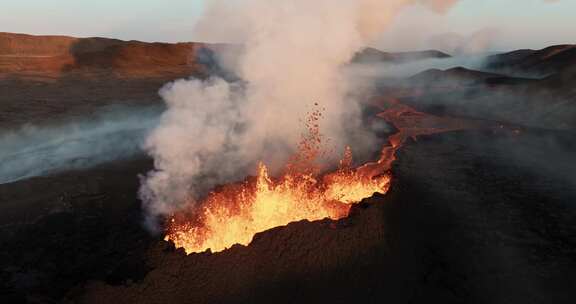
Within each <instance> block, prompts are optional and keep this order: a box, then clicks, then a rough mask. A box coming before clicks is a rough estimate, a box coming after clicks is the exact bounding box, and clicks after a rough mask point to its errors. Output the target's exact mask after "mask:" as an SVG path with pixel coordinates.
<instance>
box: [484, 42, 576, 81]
mask: <svg viewBox="0 0 576 304" xmlns="http://www.w3.org/2000/svg"><path fill="white" fill-rule="evenodd" d="M574 65H576V45H572V44H564V45H555V46H550V47H547V48H544V49H541V50H517V51H513V52H508V53H504V54H497V55H492V56H489V57H488V58H487V59H486V67H487V68H488V69H490V70H494V71H499V72H502V73H506V74H510V75H517V76H531V77H545V76H549V75H552V74H555V73H558V72H561V71H563V70H564V69H565V68H567V67H571V66H574Z"/></svg>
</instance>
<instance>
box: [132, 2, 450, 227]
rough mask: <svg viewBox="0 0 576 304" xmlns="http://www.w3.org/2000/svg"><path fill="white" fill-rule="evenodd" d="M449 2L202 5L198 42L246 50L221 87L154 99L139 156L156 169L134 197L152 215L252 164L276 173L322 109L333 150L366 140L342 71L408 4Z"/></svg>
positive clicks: (210, 83) (191, 85)
mask: <svg viewBox="0 0 576 304" xmlns="http://www.w3.org/2000/svg"><path fill="white" fill-rule="evenodd" d="M455 2H456V1H455V0H340V1H333V0H316V1H307V0H292V1H285V0H282V1H268V0H238V1H228V0H216V1H211V2H209V3H208V7H207V9H206V14H205V15H204V16H203V18H202V20H201V21H200V22H199V24H198V28H197V33H196V37H201V39H202V40H204V41H220V42H222V41H225V42H237V43H241V44H242V45H243V49H242V52H241V54H240V56H239V57H238V58H237V60H232V61H230V60H227V61H226V62H228V63H229V66H228V68H229V69H231V70H233V72H234V73H235V74H236V75H238V76H239V78H240V79H242V81H241V82H238V83H228V82H226V81H225V80H223V79H219V78H212V79H209V80H207V81H200V80H196V79H189V80H178V81H175V82H173V83H170V84H167V85H166V86H165V87H164V88H163V89H162V90H161V92H160V94H161V95H162V97H163V98H164V100H165V101H166V103H167V105H168V110H167V111H166V112H165V114H164V115H163V117H162V119H161V122H160V125H159V126H158V128H156V130H155V131H154V132H153V133H152V134H151V136H150V137H149V138H148V140H147V142H146V144H145V148H146V149H147V150H148V151H149V153H150V155H152V156H153V157H154V160H155V170H154V171H153V172H150V173H149V174H148V175H147V176H146V177H144V178H143V180H142V183H143V184H142V188H141V197H142V199H143V201H144V204H145V205H144V206H145V209H146V210H147V211H148V214H149V215H150V218H149V219H150V223H152V224H153V223H154V220H155V218H156V216H157V215H162V214H166V213H170V212H173V211H175V210H177V209H178V208H179V207H181V206H182V205H183V204H185V203H187V202H194V201H195V200H196V199H198V198H199V196H200V195H202V194H203V193H204V191H206V190H207V189H209V188H210V187H212V186H214V185H215V184H218V183H221V182H229V181H230V180H231V179H234V178H240V177H242V176H243V175H245V174H246V173H247V172H252V171H251V169H249V168H255V166H254V165H255V162H256V161H258V160H263V161H265V162H266V163H268V164H270V165H271V166H272V167H273V168H274V167H276V168H277V167H278V166H279V165H280V164H282V163H283V162H284V161H285V160H286V158H287V157H288V156H289V155H290V154H292V153H293V152H294V148H295V147H296V146H297V142H298V140H299V139H300V136H301V134H302V132H303V131H304V130H303V123H301V120H302V119H304V118H305V116H306V114H307V113H308V112H311V111H313V110H315V108H314V107H315V106H314V105H315V104H317V105H318V107H319V108H321V109H322V110H323V120H322V121H321V122H320V130H321V132H322V133H323V134H324V135H325V136H326V137H327V138H328V139H329V140H330V145H331V146H332V147H333V148H334V149H335V151H339V150H341V149H343V147H344V145H346V144H351V143H353V146H354V149H355V150H356V151H364V150H365V149H366V148H367V147H369V146H370V143H371V142H373V138H372V136H371V134H370V133H369V132H366V131H363V129H362V128H361V111H360V106H359V104H358V102H357V101H355V100H354V98H352V97H351V96H353V94H352V93H353V89H354V87H353V85H352V84H351V83H349V82H348V81H347V78H346V77H345V76H344V74H343V73H342V66H343V65H345V64H346V63H348V62H349V61H350V60H351V59H352V57H353V56H354V54H355V53H356V52H357V51H359V50H361V49H362V48H363V47H365V46H367V45H368V44H369V43H370V42H371V41H373V40H374V39H375V38H377V37H378V35H379V34H380V33H382V31H383V30H385V29H386V27H387V26H388V25H389V23H390V22H391V21H392V20H393V18H394V17H395V16H396V14H398V12H399V11H400V10H401V9H402V8H404V7H406V6H408V5H425V6H428V7H430V8H431V9H433V10H435V11H437V12H444V11H446V10H447V9H448V8H449V7H450V6H451V5H453V4H454V3H455Z"/></svg>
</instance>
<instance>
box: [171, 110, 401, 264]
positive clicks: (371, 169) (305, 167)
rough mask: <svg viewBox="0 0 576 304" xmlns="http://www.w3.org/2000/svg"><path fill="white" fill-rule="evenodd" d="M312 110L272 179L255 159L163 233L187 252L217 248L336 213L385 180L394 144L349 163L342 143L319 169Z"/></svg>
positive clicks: (385, 187) (383, 186) (345, 212)
mask: <svg viewBox="0 0 576 304" xmlns="http://www.w3.org/2000/svg"><path fill="white" fill-rule="evenodd" d="M319 116H321V114H319V113H317V112H315V113H313V114H312V116H311V119H310V120H309V121H308V123H307V127H308V130H309V133H310V134H309V135H308V137H306V138H304V140H303V141H302V142H301V143H300V147H299V148H300V149H299V150H300V152H299V153H298V155H296V156H295V157H294V158H293V159H292V160H291V161H290V162H289V164H288V165H287V166H286V169H285V172H284V174H282V175H281V176H280V177H279V178H277V179H274V178H272V177H270V176H269V175H268V169H267V167H266V166H265V165H264V164H262V163H260V164H259V166H258V175H257V177H256V178H251V179H247V180H246V181H244V182H242V183H236V184H228V185H225V186H223V187H221V188H220V189H219V190H216V191H213V192H212V193H210V194H209V195H208V196H207V198H206V199H205V200H204V201H202V202H200V203H199V205H198V208H197V209H195V210H193V211H192V216H190V214H185V212H181V213H179V214H177V215H175V216H174V217H172V219H171V221H170V222H169V223H168V229H167V234H166V237H165V239H166V240H167V241H168V240H169V241H172V242H174V244H175V245H176V247H178V248H184V250H185V251H186V252H187V253H194V252H204V251H206V250H208V249H210V250H211V251H212V252H218V251H223V250H225V249H227V248H230V247H231V246H232V245H234V244H241V245H248V244H249V243H250V242H251V241H252V238H253V237H254V235H255V234H256V233H259V232H262V231H266V230H269V229H272V228H274V227H279V226H284V225H287V224H289V223H291V222H296V221H301V220H309V221H315V220H321V219H324V218H330V219H334V220H337V219H341V218H343V217H346V216H347V215H348V213H349V211H350V208H351V206H352V204H355V203H358V202H360V201H361V200H362V199H364V198H368V197H370V196H372V195H373V194H374V193H376V192H378V193H386V192H387V191H388V189H389V186H390V180H391V176H390V172H389V169H390V165H391V163H392V161H393V160H394V152H395V149H396V148H395V147H393V146H386V147H384V149H383V151H382V156H381V159H380V160H379V161H378V162H374V163H368V164H365V165H363V166H361V167H359V168H355V169H354V168H352V167H351V165H352V152H351V150H350V148H347V149H346V152H345V156H344V158H343V159H342V160H341V161H340V166H339V168H338V170H336V171H335V172H332V173H328V174H324V175H320V174H319V170H318V168H317V166H315V165H314V160H315V159H316V158H317V156H318V155H319V153H320V142H321V140H320V138H321V136H320V134H319V132H318V125H317V123H315V121H316V120H318V118H319Z"/></svg>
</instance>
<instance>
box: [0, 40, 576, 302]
mask: <svg viewBox="0 0 576 304" xmlns="http://www.w3.org/2000/svg"><path fill="white" fill-rule="evenodd" d="M221 47H226V46H225V45H216V46H215V45H210V44H201V43H181V44H163V43H160V44H158V43H152V44H150V43H144V42H137V41H120V40H114V39H105V38H72V37H60V36H48V37H37V36H30V35H20V34H8V33H2V34H0V88H1V90H2V93H3V94H1V95H2V96H0V109H1V111H0V118H1V119H0V128H2V130H5V131H12V130H14V129H16V128H18V127H19V126H21V125H25V124H30V123H32V122H33V123H34V124H37V125H38V126H39V127H38V128H40V129H42V128H48V127H50V126H51V125H53V124H55V123H56V122H59V121H63V120H65V119H68V118H70V117H74V118H80V119H89V118H90V117H92V116H94V115H95V114H94V113H95V112H97V111H98V110H99V109H100V108H101V107H110V106H119V105H123V106H127V105H129V106H131V107H136V108H137V107H144V106H149V105H155V106H157V107H158V108H159V110H158V111H161V108H162V106H161V105H160V102H161V101H160V99H159V97H158V96H157V90H158V88H159V87H160V86H161V85H162V84H163V83H164V82H166V81H170V80H172V79H174V78H178V77H188V76H189V75H194V77H198V78H208V77H210V76H211V75H214V74H218V75H227V77H228V76H229V77H235V76H234V75H229V74H227V73H228V72H227V71H226V70H225V69H223V68H221V67H219V66H218V58H216V57H214V53H213V52H212V50H213V49H214V48H221ZM550 50H552V51H553V50H556V51H554V52H552V51H550ZM364 53H372V54H380V53H379V51H377V50H371V51H367V52H364ZM382 53H383V52H382ZM545 53H546V54H545V55H543V54H540V53H539V51H529V52H528V51H521V52H519V53H518V54H520V55H518V54H516V55H514V56H512V55H510V54H501V55H496V56H497V57H490V58H488V59H487V60H488V61H487V62H488V63H487V65H486V66H483V67H482V68H481V69H480V68H478V70H474V69H472V68H471V67H466V68H448V69H444V70H431V69H429V68H427V67H423V68H422V71H420V72H419V73H418V74H417V75H416V76H414V77H413V78H412V79H409V78H410V77H407V78H404V79H396V80H394V81H390V80H389V79H376V80H374V82H375V83H376V84H377V85H376V86H377V88H376V89H375V90H374V91H375V92H374V93H373V94H372V95H369V96H362V97H363V98H365V99H366V104H365V107H364V108H363V109H362V111H363V114H364V115H363V116H364V120H365V121H363V123H364V124H365V125H366V127H367V128H370V130H371V132H374V133H376V135H377V138H378V142H377V143H375V147H374V151H376V153H374V155H372V156H373V157H372V159H370V160H368V161H358V160H355V159H354V158H353V156H354V155H355V147H354V146H351V147H349V149H346V150H344V151H336V152H333V153H336V154H338V155H339V157H338V158H340V159H341V161H340V162H339V163H338V164H333V166H331V167H330V166H329V167H324V168H322V167H318V163H317V162H316V159H317V157H318V155H319V154H322V153H324V152H323V150H322V145H321V143H322V140H320V141H319V130H318V129H317V127H316V126H315V123H314V122H315V121H316V119H321V118H320V116H321V115H320V114H319V113H321V112H311V115H310V117H311V118H312V119H311V120H308V121H305V123H306V122H308V125H307V130H308V133H306V134H307V135H306V136H304V138H303V140H302V142H301V143H300V145H299V147H297V149H296V151H297V153H296V154H295V155H294V156H293V157H292V158H291V159H290V160H289V161H287V163H286V164H285V167H284V170H282V171H280V173H278V174H273V173H271V170H269V169H268V167H267V164H266V163H261V164H260V165H258V166H257V168H254V169H258V170H256V173H257V174H256V176H249V175H250V174H246V175H245V176H244V177H243V179H241V180H238V181H236V182H230V183H227V184H223V185H219V186H217V187H216V188H213V189H211V192H210V193H207V195H205V197H204V198H203V200H202V201H201V204H198V205H194V204H192V205H188V207H190V206H192V207H190V208H189V209H182V210H178V211H177V212H175V213H174V214H172V215H171V216H169V217H166V218H164V219H163V220H164V221H163V222H162V227H161V228H162V230H161V232H160V233H159V234H151V233H150V232H149V231H148V230H147V229H146V228H145V227H144V225H143V222H144V218H143V213H142V203H141V201H140V198H139V197H138V195H137V193H138V189H139V187H140V179H139V176H142V175H143V174H146V172H148V171H150V170H151V169H152V168H153V167H154V164H153V161H152V160H151V159H150V158H149V157H148V156H146V155H145V154H144V153H143V152H139V153H136V154H135V155H130V156H129V157H126V158H117V159H111V160H109V161H106V162H103V163H99V164H98V165H94V166H90V167H76V168H68V169H66V170H61V171H57V172H50V173H48V174H43V175H39V176H34V177H28V178H25V179H22V180H18V181H14V182H9V183H4V184H0V226H1V227H2V229H0V302H2V303H58V302H63V303H270V302H275V303H276V302H278V303H295V302H303V303H310V302H318V303H324V302H335V303H356V302H369V303H373V302H392V303H430V302H432V303H436V302H438V303H571V302H572V301H573V299H574V298H575V297H576V294H575V290H576V289H574V282H573V280H572V279H571V278H572V277H573V275H574V274H575V273H576V242H575V240H576V228H575V226H574V225H573V223H574V219H576V209H575V208H574V206H573V202H575V201H576V184H575V183H574V180H575V179H574V172H576V167H575V166H574V164H576V159H575V155H576V144H575V143H576V133H575V131H574V130H575V128H576V125H575V122H576V119H575V118H576V116H575V114H576V111H575V110H574V109H575V108H574V105H575V104H574V100H575V99H574V96H575V95H574V90H573V84H574V82H573V80H574V77H573V74H574V73H573V71H574V66H573V64H572V63H571V61H569V60H568V61H563V62H564V64H556V63H554V62H556V61H555V60H556V59H554V61H550V60H552V59H551V58H557V57H555V56H560V55H561V54H564V55H562V56H568V55H569V54H570V48H568V47H561V48H559V47H554V48H552V49H546V52H545ZM383 54H387V56H380V55H381V54H380V55H378V56H372V57H371V59H370V60H372V61H371V62H374V61H373V60H376V61H379V60H380V61H387V60H391V59H390V57H388V55H390V54H392V53H383ZM390 56H391V57H392V58H396V59H393V60H392V61H394V62H393V64H394V65H399V66H400V65H402V64H406V63H407V62H413V60H418V61H421V62H425V61H426V59H427V58H430V57H432V58H435V59H442V58H449V57H447V56H449V55H446V56H445V54H443V53H440V52H416V53H415V54H414V55H413V56H412V55H410V56H407V55H406V54H405V53H400V54H396V55H394V54H392V55H390ZM511 57H513V59H514V60H513V63H507V64H504V63H501V65H499V66H498V68H496V66H494V65H493V63H489V62H493V61H494V60H495V59H494V58H504V59H506V60H504V59H501V61H502V60H504V61H507V60H511V59H510V58H511ZM398 58H400V59H398ZM414 58H417V59H414ZM558 58H559V57H558ZM562 58H567V57H562ZM499 60H500V59H499ZM558 60H560V59H558ZM563 60H564V59H563ZM360 61H361V60H360ZM535 61H537V62H536V63H535ZM387 63H390V61H387ZM544 66H546V67H547V68H543V67H544ZM548 67H549V68H548ZM532 68H534V69H535V70H534V71H536V70H537V71H538V73H541V74H542V75H545V77H544V78H537V79H535V78H534V77H531V76H530V75H527V74H526V73H527V72H530V73H531V72H532V71H533V70H532ZM529 76H530V78H525V77H529ZM415 79H417V80H418V81H416V80H415ZM345 123H346V122H343V124H345ZM374 126H379V127H378V128H376V127H374ZM123 131H125V132H128V135H127V137H128V138H136V137H137V136H141V135H137V134H136V133H131V132H132V131H130V130H123ZM101 137H102V138H106V137H109V136H108V135H106V134H104V135H102V136H101ZM4 138H9V137H2V138H1V139H2V140H4ZM102 138H100V137H99V138H94V139H93V140H92V141H89V145H90V147H91V148H93V149H95V148H96V146H98V145H97V144H98V142H99V141H104V142H105V143H107V141H105V139H102ZM49 139H50V138H49ZM7 142H8V141H0V143H3V144H4V143H7ZM118 142H120V141H114V143H117V144H118ZM64 143H65V144H64V145H62V142H61V141H57V146H60V145H62V146H64V147H69V146H75V145H77V144H78V145H81V144H82V142H81V141H80V142H78V141H75V140H74V141H72V142H64ZM46 147H51V146H50V145H47V146H42V147H40V148H38V147H35V146H32V147H29V149H32V152H34V153H36V152H38V151H39V150H42V149H47V148H46ZM11 151H12V150H11ZM104 151H110V150H104ZM25 152H26V153H30V151H29V150H26V151H25ZM4 153H5V152H3V151H0V161H1V163H0V173H4V172H6V171H7V170H6V169H5V168H6V167H3V164H4V166H5V164H6V163H7V161H6V160H7V159H8V157H13V155H5V154H4ZM34 153H32V155H40V154H34ZM86 157H89V156H82V155H80V156H79V158H80V159H73V160H71V161H70V162H72V163H75V162H80V161H81V158H86ZM49 160H50V159H48V161H49ZM21 165H22V166H25V165H26V163H24V162H22V164H21ZM270 202H272V203H278V202H280V204H278V206H276V205H274V206H273V207H274V208H272V209H274V212H269V211H270V210H269V209H267V208H266V207H269V206H270V205H271V204H270ZM282 208H284V209H285V212H284V213H279V212H276V210H279V209H282ZM270 213H271V214H272V215H270ZM270 218H272V219H273V220H272V221H269V220H270Z"/></svg>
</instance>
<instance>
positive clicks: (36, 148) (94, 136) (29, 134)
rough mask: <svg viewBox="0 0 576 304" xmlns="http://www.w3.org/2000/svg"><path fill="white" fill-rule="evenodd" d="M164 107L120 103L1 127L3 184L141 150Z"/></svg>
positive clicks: (132, 153)
mask: <svg viewBox="0 0 576 304" xmlns="http://www.w3.org/2000/svg"><path fill="white" fill-rule="evenodd" d="M160 112H161V109H160V107H146V108H124V107H120V108H119V107H116V108H113V109H103V110H101V111H100V112H98V113H96V117H93V118H91V119H87V118H84V119H83V120H82V121H70V122H69V123H67V124H63V125H61V126H32V125H28V126H24V127H22V128H21V129H19V130H15V131H10V132H8V131H6V132H3V133H1V134H0V147H2V149H1V151H0V184H4V183H9V182H15V181H18V180H22V179H25V178H30V177H34V176H41V175H45V174H52V173H57V172H60V171H65V170H70V169H81V168H88V167H91V166H95V165H98V164H102V163H105V162H109V161H114V160H120V159H125V158H128V157H132V156H135V155H138V154H141V153H142V149H141V145H142V143H143V142H144V139H145V138H146V134H147V132H148V131H150V130H151V129H153V128H154V126H155V125H156V123H157V121H158V117H159V113H160Z"/></svg>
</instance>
